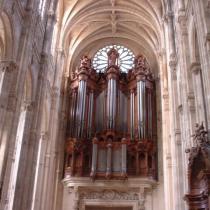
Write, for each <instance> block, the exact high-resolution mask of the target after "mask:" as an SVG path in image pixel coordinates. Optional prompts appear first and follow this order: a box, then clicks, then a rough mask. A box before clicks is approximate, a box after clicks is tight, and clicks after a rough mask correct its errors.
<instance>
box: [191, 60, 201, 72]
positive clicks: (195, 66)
mask: <svg viewBox="0 0 210 210" xmlns="http://www.w3.org/2000/svg"><path fill="white" fill-rule="evenodd" d="M190 70H191V72H192V73H194V74H198V73H199V72H200V71H201V64H200V63H199V62H193V63H192V64H191V65H190Z"/></svg>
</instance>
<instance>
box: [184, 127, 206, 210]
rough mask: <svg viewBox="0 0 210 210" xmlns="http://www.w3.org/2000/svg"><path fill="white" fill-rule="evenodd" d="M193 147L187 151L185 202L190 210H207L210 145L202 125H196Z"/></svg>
mask: <svg viewBox="0 0 210 210" xmlns="http://www.w3.org/2000/svg"><path fill="white" fill-rule="evenodd" d="M193 140H194V143H195V147H192V148H191V149H188V150H187V151H186V152H187V153H189V163H188V182H189V193H188V194H186V195H185V200H186V201H187V203H188V205H189V209H190V210H208V209H209V204H210V203H209V193H210V143H209V140H208V137H207V131H205V129H204V126H203V124H201V125H199V124H196V129H195V134H194V135H193Z"/></svg>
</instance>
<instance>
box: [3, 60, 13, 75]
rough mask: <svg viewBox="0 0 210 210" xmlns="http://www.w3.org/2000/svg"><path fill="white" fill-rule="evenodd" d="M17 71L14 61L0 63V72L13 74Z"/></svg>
mask: <svg viewBox="0 0 210 210" xmlns="http://www.w3.org/2000/svg"><path fill="white" fill-rule="evenodd" d="M16 69H17V64H16V63H15V62H14V61H0V71H2V72H9V73H10V72H13V71H14V70H16Z"/></svg>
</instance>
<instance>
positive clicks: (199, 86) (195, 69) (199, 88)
mask: <svg viewBox="0 0 210 210" xmlns="http://www.w3.org/2000/svg"><path fill="white" fill-rule="evenodd" d="M191 71H192V74H193V82H194V92H195V100H196V115H197V120H196V122H197V123H199V124H200V123H202V122H205V127H206V128H207V127H208V123H207V113H206V105H205V97H207V96H205V95H204V89H203V81H202V74H201V73H202V72H201V66H200V63H193V64H192V65H191Z"/></svg>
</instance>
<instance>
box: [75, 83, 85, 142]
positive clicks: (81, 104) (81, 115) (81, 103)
mask: <svg viewBox="0 0 210 210" xmlns="http://www.w3.org/2000/svg"><path fill="white" fill-rule="evenodd" d="M86 89H87V86H86V81H84V80H81V81H80V82H79V88H78V101H77V122H78V130H77V137H78V138H81V137H82V135H83V131H84V124H85V121H84V120H85V108H86V107H85V105H86Z"/></svg>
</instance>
